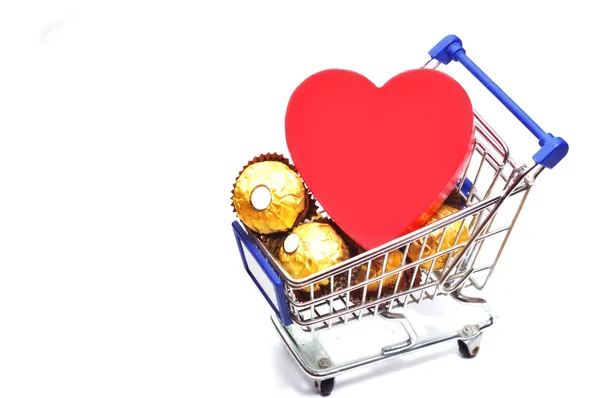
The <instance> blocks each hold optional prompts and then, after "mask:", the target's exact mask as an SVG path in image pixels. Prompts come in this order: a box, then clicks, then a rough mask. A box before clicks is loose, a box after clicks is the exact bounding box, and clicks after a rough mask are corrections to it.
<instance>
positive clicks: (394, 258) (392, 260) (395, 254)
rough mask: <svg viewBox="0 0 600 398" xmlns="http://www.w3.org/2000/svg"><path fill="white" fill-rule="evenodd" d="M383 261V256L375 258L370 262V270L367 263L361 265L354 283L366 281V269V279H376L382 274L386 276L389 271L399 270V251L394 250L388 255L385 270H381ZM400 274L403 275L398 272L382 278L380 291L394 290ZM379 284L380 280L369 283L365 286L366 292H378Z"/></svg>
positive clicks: (400, 253)
mask: <svg viewBox="0 0 600 398" xmlns="http://www.w3.org/2000/svg"><path fill="white" fill-rule="evenodd" d="M384 259H385V257H384V256H383V255H382V256H380V257H377V258H376V259H374V260H373V261H371V267H370V268H369V267H368V263H365V264H363V265H361V266H360V268H359V269H358V273H357V275H356V278H355V280H354V282H355V283H361V282H364V281H365V280H366V279H365V277H366V276H367V268H369V277H368V279H373V278H376V277H378V276H381V275H383V274H384V273H386V274H387V273H388V272H390V271H393V270H395V269H398V268H400V266H401V265H402V252H401V251H400V250H394V251H391V252H390V253H389V254H388V258H387V262H386V266H385V270H384V269H383V260H384ZM402 274H403V272H399V273H395V274H393V275H391V276H388V277H386V278H383V279H382V281H383V282H382V283H381V289H382V291H383V289H389V288H390V287H391V288H394V287H395V286H396V280H397V279H398V278H402ZM380 282H381V280H378V281H375V282H373V283H369V284H368V285H367V291H368V292H369V293H375V292H378V291H379V284H380ZM361 291H362V288H361Z"/></svg>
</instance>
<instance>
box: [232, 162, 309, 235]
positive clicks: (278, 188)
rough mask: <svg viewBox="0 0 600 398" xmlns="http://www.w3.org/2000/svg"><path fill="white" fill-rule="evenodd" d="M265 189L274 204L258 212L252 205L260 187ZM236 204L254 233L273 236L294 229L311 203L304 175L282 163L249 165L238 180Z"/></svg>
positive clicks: (235, 196) (237, 209)
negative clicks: (252, 198) (301, 177)
mask: <svg viewBox="0 0 600 398" xmlns="http://www.w3.org/2000/svg"><path fill="white" fill-rule="evenodd" d="M259 186H265V187H267V188H268V189H269V191H270V193H271V202H270V204H269V205H268V207H267V208H266V209H264V210H257V209H256V208H254V206H253V205H252V202H251V195H252V192H253V190H254V189H255V188H256V187H259ZM232 202H233V206H234V209H235V211H236V213H237V215H238V217H239V218H240V220H241V221H242V222H243V223H244V224H245V225H246V226H247V227H248V228H250V229H251V230H253V231H255V232H258V233H260V234H271V233H276V232H284V231H288V230H290V229H291V228H292V227H293V226H294V225H295V224H296V223H297V221H298V220H299V218H301V217H302V216H303V214H304V213H305V210H306V209H307V206H308V204H309V198H308V193H307V190H306V187H305V186H304V183H303V181H302V180H301V179H300V176H299V175H298V174H297V173H296V172H294V171H293V170H292V169H291V168H290V167H289V166H288V165H286V164H284V163H283V162H279V161H262V162H258V163H253V164H250V165H248V166H247V167H246V168H245V169H244V171H242V173H241V174H240V175H239V177H238V178H237V180H236V183H235V186H234V189H233V197H232Z"/></svg>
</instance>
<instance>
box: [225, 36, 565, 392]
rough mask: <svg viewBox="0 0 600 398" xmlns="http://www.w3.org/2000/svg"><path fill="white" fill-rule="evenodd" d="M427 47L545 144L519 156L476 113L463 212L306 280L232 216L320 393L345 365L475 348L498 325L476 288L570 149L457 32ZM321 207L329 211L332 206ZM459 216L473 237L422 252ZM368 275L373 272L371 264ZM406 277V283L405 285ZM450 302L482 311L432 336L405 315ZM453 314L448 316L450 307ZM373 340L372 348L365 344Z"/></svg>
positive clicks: (291, 346)
mask: <svg viewBox="0 0 600 398" xmlns="http://www.w3.org/2000/svg"><path fill="white" fill-rule="evenodd" d="M429 55H430V59H429V61H428V62H427V63H426V64H425V65H423V66H422V67H423V68H437V67H439V66H440V65H441V64H443V65H447V64H449V63H450V62H451V61H458V62H459V63H460V64H462V65H463V66H464V67H465V68H466V69H467V70H468V71H469V72H471V74H472V75H473V76H475V78H477V79H478V80H479V81H480V82H481V83H482V84H483V85H484V86H485V87H486V88H487V89H488V90H489V91H490V92H491V93H492V94H493V95H494V96H495V97H496V98H497V99H498V100H499V101H500V102H501V103H502V104H504V105H505V106H506V108H508V110H509V111H510V112H511V113H513V115H514V116H516V117H517V119H518V120H519V121H521V122H522V123H523V125H524V126H525V127H526V128H527V129H528V130H529V131H530V132H531V133H533V135H534V136H535V137H536V138H537V139H538V141H539V145H540V149H539V150H538V151H537V152H536V153H535V154H534V156H533V164H531V165H529V166H527V165H525V164H520V163H517V162H515V161H514V160H513V158H512V157H511V155H510V153H509V148H508V146H507V145H506V143H505V142H504V141H503V140H502V138H500V136H499V135H498V134H497V133H496V132H495V131H494V130H493V129H492V128H491V127H490V126H489V125H488V124H487V123H486V122H485V121H484V119H483V118H482V117H481V116H480V115H479V113H477V112H476V111H475V112H474V122H475V141H476V144H475V146H474V149H473V152H472V154H471V157H470V160H469V163H468V166H467V167H466V169H465V171H464V173H463V175H462V178H461V179H460V180H459V183H458V186H457V190H456V191H457V192H458V194H459V195H460V196H461V198H462V200H463V206H462V209H461V210H459V211H457V212H456V213H454V214H452V215H450V216H448V217H446V218H443V219H441V220H438V221H436V222H434V223H431V224H429V225H426V226H424V227H422V228H420V229H419V230H416V231H414V232H412V233H409V234H407V235H405V236H402V237H399V238H397V239H395V240H393V241H390V242H388V243H386V244H384V245H382V246H380V247H377V248H374V249H371V250H369V251H365V252H363V253H361V254H359V255H356V256H354V257H352V258H350V259H349V260H347V261H344V262H341V263H339V264H337V265H336V266H334V267H331V268H329V269H326V270H324V271H321V272H319V273H317V274H313V275H310V276H308V277H305V278H303V279H299V280H297V279H293V278H291V277H290V276H289V275H288V274H287V273H286V272H284V271H283V269H282V268H281V266H280V265H279V264H278V262H277V259H276V258H275V257H274V256H273V254H272V253H271V252H270V251H269V250H268V249H267V246H266V245H265V244H264V243H263V241H262V240H261V239H260V237H259V236H257V235H256V234H255V233H253V232H252V231H251V230H249V229H247V228H245V227H244V225H243V224H242V223H241V222H239V221H237V220H236V221H234V222H233V224H232V225H233V230H234V232H235V237H236V240H237V243H238V246H239V249H240V254H241V258H242V262H243V264H244V266H245V268H246V270H247V272H248V274H249V276H250V277H251V279H252V280H253V281H254V282H255V284H256V286H257V287H258V289H259V290H260V291H261V292H262V294H263V295H264V298H265V299H266V301H267V302H268V303H269V304H270V307H271V309H272V316H271V319H272V322H273V324H274V326H275V328H276V330H277V331H278V332H279V335H280V336H281V338H282V340H283V342H284V343H285V346H286V347H287V349H288V350H289V352H290V353H291V356H292V357H293V358H294V359H295V361H296V362H297V363H298V365H299V367H300V368H301V369H302V370H303V371H304V372H305V373H306V375H307V376H308V377H310V378H312V379H314V382H315V386H316V388H317V390H318V391H319V392H320V393H321V394H322V395H329V394H330V393H331V391H332V389H333V386H334V381H335V377H337V376H340V375H341V374H342V373H344V372H346V371H349V370H353V369H357V368H359V367H361V366H363V365H367V364H371V363H375V362H378V361H381V360H384V359H387V358H391V357H394V356H396V355H400V354H408V353H411V352H414V351H416V350H419V349H422V348H425V347H429V346H432V345H435V344H439V343H444V342H448V341H451V340H455V341H457V342H458V346H459V352H460V353H461V354H463V355H464V356H466V357H474V356H475V355H477V353H478V351H479V347H480V342H481V336H482V331H483V330H484V329H486V328H488V327H489V326H491V325H492V323H493V320H494V318H493V316H492V315H490V314H489V313H488V311H486V309H485V304H486V301H485V300H483V299H481V298H478V297H477V294H475V295H473V294H472V293H470V292H471V291H473V292H475V293H476V292H478V291H480V290H482V289H483V288H484V287H485V286H486V284H487V283H488V280H489V278H490V276H491V275H492V273H493V271H494V269H495V267H496V265H497V264H498V260H499V258H500V255H501V253H502V251H503V249H504V247H505V244H506V242H507V240H508V237H509V236H510V234H511V231H512V229H513V226H514V225H515V221H516V219H517V217H518V215H519V213H520V211H521V209H522V207H523V204H524V202H525V200H526V198H527V196H528V194H529V192H530V190H531V188H532V186H533V183H534V181H535V180H536V178H537V177H538V176H539V175H540V173H541V172H542V171H543V170H544V169H546V168H549V169H551V168H553V167H554V166H556V165H557V164H558V163H559V162H560V161H561V160H562V159H563V158H564V157H565V155H566V154H567V152H568V145H567V143H566V142H565V141H564V140H563V139H562V138H560V137H554V136H553V135H551V134H548V133H545V132H544V131H543V130H542V129H541V128H540V127H539V126H538V125H537V124H536V123H535V122H534V121H533V120H531V119H530V118H529V116H527V114H526V113H525V112H523V110H521V108H519V107H518V106H517V105H516V104H515V103H514V102H513V101H512V100H511V99H510V98H509V97H508V96H507V95H506V94H505V93H504V92H503V91H502V90H501V89H500V88H499V87H498V86H497V85H496V84H495V83H494V82H493V81H492V80H491V79H490V78H489V77H488V76H487V75H485V74H484V72H483V71H481V69H479V68H478V67H477V65H475V63H473V61H472V60H471V59H470V58H468V57H467V55H466V52H465V50H464V48H463V47H462V42H461V40H460V39H459V38H458V37H456V36H454V35H450V36H447V37H445V38H443V39H442V40H441V41H440V42H439V43H438V44H437V45H435V46H434V47H433V48H432V49H431V50H430V51H429ZM322 214H323V215H325V216H326V213H325V212H324V211H323V212H322ZM455 223H460V227H461V228H468V230H469V231H470V234H469V238H468V240H466V241H463V242H458V240H456V241H455V242H454V245H452V246H450V247H447V248H442V247H441V245H440V246H439V247H438V248H437V250H436V251H434V252H433V253H426V254H424V248H425V246H426V245H424V244H422V242H423V240H424V239H427V238H428V236H430V234H434V233H436V232H437V233H441V234H442V240H443V236H444V234H445V233H446V232H447V230H448V228H449V226H451V225H456V224H455ZM457 238H458V235H457ZM418 242H421V244H420V247H421V250H420V253H419V256H418V258H416V259H414V258H413V259H409V260H407V256H403V259H402V265H401V267H400V268H395V269H393V270H389V271H386V270H385V269H383V272H382V273H381V274H380V275H379V276H377V277H374V278H372V279H367V280H363V281H361V282H360V283H351V280H352V279H353V278H352V276H353V275H354V274H355V272H356V271H357V270H358V269H359V267H364V266H365V265H366V267H367V269H368V268H369V267H371V265H372V264H373V262H374V261H376V260H378V259H383V262H382V264H384V266H385V264H387V258H388V255H389V253H390V252H392V251H393V250H401V251H402V252H403V253H408V252H409V250H410V248H411V245H415V244H417V243H418ZM441 259H444V260H443V261H444V267H443V268H441V269H437V270H436V267H435V263H436V261H441ZM424 265H426V266H424ZM438 268H439V267H438ZM366 275H370V273H369V271H368V270H367V272H366ZM393 276H397V278H396V281H397V282H396V284H395V286H394V289H382V288H381V286H382V283H383V280H384V278H389V277H393ZM400 276H402V277H403V278H404V279H403V280H404V283H399V281H400V280H401V278H400ZM324 279H329V283H328V285H327V286H328V287H327V288H325V289H318V290H319V291H318V292H317V289H315V286H316V284H317V283H318V282H319V281H322V280H324ZM373 283H378V284H379V289H377V293H376V294H367V285H372V284H373ZM334 287H335V288H334ZM298 292H303V293H304V294H298ZM317 293H318V294H317ZM443 300H447V301H450V302H452V303H453V304H454V305H457V306H459V307H463V308H464V307H469V308H472V307H475V308H477V310H478V311H480V312H479V313H478V314H477V317H475V316H474V314H469V316H471V315H473V317H472V318H470V319H468V320H466V321H465V322H462V320H461V321H460V322H461V323H459V324H458V325H456V326H452V327H451V328H450V329H449V330H445V331H439V332H438V333H434V334H433V335H426V334H427V333H423V331H422V330H419V329H418V327H416V326H417V324H416V323H415V322H414V320H413V319H412V318H410V319H409V316H408V315H407V314H408V313H409V312H410V309H411V308H414V309H417V308H418V309H421V308H423V307H422V306H423V305H425V304H428V303H431V302H436V303H437V302H439V301H443ZM411 304H420V305H419V306H413V305H411ZM464 304H475V306H469V305H464ZM478 304H481V306H479V305H478ZM481 311H482V312H481ZM445 314H446V317H449V313H447V312H446V313H445ZM382 330H384V331H389V332H390V333H389V335H390V336H391V338H388V337H389V336H388V337H385V338H384V337H382V338H381V339H380V340H378V339H377V338H376V337H368V336H371V335H373V334H375V335H377V332H378V331H382ZM328 333H329V334H328ZM344 333H346V335H344ZM353 336H354V337H353ZM357 336H358V337H357ZM386 336H387V335H386ZM352 338H354V339H355V340H356V341H355V342H352V343H348V344H347V345H346V346H345V348H343V349H337V348H335V347H334V343H335V344H340V343H343V342H349V341H351V340H352ZM386 339H387V340H386ZM367 343H369V344H371V345H373V347H371V348H369V349H368V350H363V352H358V351H361V348H362V347H363V345H365V344H367ZM332 347H333V348H332ZM336 349H337V353H336Z"/></svg>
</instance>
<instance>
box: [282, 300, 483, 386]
mask: <svg viewBox="0 0 600 398" xmlns="http://www.w3.org/2000/svg"><path fill="white" fill-rule="evenodd" d="M448 314H451V315H452V316H451V317H450V316H449V315H448ZM271 320H272V322H273V325H274V326H275V328H276V329H277V331H278V333H279V335H280V337H281V339H282V340H283V342H284V343H285V346H286V348H287V349H288V351H289V352H290V354H291V355H292V357H293V358H294V360H295V361H296V362H297V364H298V365H299V367H300V368H301V369H302V370H303V371H304V373H305V374H306V375H307V376H308V377H310V378H312V379H314V380H315V387H316V388H317V390H318V391H319V392H320V393H321V395H325V396H326V395H329V394H330V393H331V391H332V390H333V386H334V379H335V377H337V376H339V375H341V374H342V373H344V372H347V371H350V370H353V369H356V368H359V367H361V366H363V365H367V364H370V363H374V362H378V361H381V360H384V359H388V358H392V357H395V356H397V355H401V354H408V353H411V352H414V351H417V350H419V349H423V348H426V347H430V346H432V345H435V344H440V343H445V342H448V341H451V340H456V341H458V348H459V351H460V353H461V354H462V355H463V356H465V357H474V356H476V355H477V353H478V352H479V347H480V343H481V337H482V332H483V330H484V329H486V328H488V327H489V326H491V325H492V324H493V322H494V317H493V316H492V315H491V314H490V313H489V312H488V310H487V309H485V308H484V307H483V306H467V305H464V304H462V303H459V302H457V301H455V300H453V299H452V298H450V297H441V298H439V299H438V300H435V301H432V302H423V303H421V305H419V306H416V307H414V308H405V309H402V308H398V309H394V310H393V311H392V312H385V313H381V314H380V315H378V316H370V317H367V318H363V319H362V320H361V321H360V322H352V321H349V322H348V323H347V324H346V325H345V326H344V327H332V328H329V329H321V330H317V331H313V332H309V331H305V330H303V329H302V328H301V327H300V326H298V325H295V324H292V325H290V326H284V325H283V324H282V323H281V322H280V321H279V319H278V318H277V316H276V315H272V316H271Z"/></svg>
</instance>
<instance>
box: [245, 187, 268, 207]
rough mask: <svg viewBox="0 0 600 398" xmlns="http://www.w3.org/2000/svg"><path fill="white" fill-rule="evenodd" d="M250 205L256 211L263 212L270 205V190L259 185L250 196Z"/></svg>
mask: <svg viewBox="0 0 600 398" xmlns="http://www.w3.org/2000/svg"><path fill="white" fill-rule="evenodd" d="M250 203H252V207H254V208H255V209H256V210H258V211H262V210H265V209H266V208H267V207H269V205H270V204H271V190H270V189H269V188H267V187H266V186H264V185H259V186H257V187H256V188H254V189H253V190H252V193H251V194H250Z"/></svg>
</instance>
